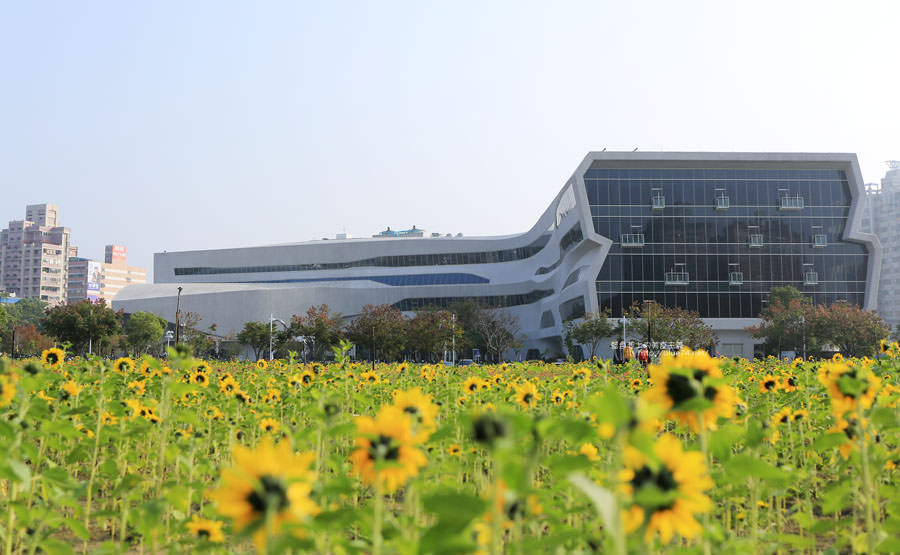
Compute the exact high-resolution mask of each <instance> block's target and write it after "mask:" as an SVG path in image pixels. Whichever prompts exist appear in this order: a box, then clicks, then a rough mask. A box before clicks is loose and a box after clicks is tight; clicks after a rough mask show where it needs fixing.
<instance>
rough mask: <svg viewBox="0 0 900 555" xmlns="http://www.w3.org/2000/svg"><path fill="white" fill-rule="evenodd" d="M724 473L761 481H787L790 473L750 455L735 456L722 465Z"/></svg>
mask: <svg viewBox="0 0 900 555" xmlns="http://www.w3.org/2000/svg"><path fill="white" fill-rule="evenodd" d="M723 466H724V467H725V471H726V472H728V473H729V474H731V475H732V476H735V477H754V478H760V479H762V480H776V481H777V480H787V479H788V478H790V473H789V472H785V471H784V470H782V469H780V468H778V467H776V466H774V465H772V464H771V463H768V462H766V461H764V460H762V459H757V458H755V457H751V456H750V455H735V456H733V457H731V458H730V459H729V460H727V461H725V463H723Z"/></svg>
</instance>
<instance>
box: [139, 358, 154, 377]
mask: <svg viewBox="0 0 900 555" xmlns="http://www.w3.org/2000/svg"><path fill="white" fill-rule="evenodd" d="M138 373H139V374H143V375H144V376H145V377H147V378H149V377H151V376H153V374H154V372H153V367H152V366H150V361H149V360H144V361H142V362H141V365H140V366H139V367H138Z"/></svg>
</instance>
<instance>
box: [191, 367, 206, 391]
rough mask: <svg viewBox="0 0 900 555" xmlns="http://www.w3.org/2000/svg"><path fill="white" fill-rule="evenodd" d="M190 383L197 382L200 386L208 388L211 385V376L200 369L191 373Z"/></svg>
mask: <svg viewBox="0 0 900 555" xmlns="http://www.w3.org/2000/svg"><path fill="white" fill-rule="evenodd" d="M190 383H192V384H197V385H199V386H200V387H202V388H204V389H206V388H207V387H209V376H207V375H206V374H205V373H203V372H200V371H199V370H198V371H196V372H194V373H193V374H191V379H190Z"/></svg>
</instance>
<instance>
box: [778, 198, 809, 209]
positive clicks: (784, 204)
mask: <svg viewBox="0 0 900 555" xmlns="http://www.w3.org/2000/svg"><path fill="white" fill-rule="evenodd" d="M778 209H779V210H803V197H800V196H796V197H792V196H788V195H785V196H783V197H781V198H780V199H778Z"/></svg>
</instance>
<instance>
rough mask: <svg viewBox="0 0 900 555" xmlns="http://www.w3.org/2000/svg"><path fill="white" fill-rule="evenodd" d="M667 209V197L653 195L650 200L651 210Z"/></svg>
mask: <svg viewBox="0 0 900 555" xmlns="http://www.w3.org/2000/svg"><path fill="white" fill-rule="evenodd" d="M665 207H666V197H664V196H662V195H653V197H651V198H650V209H651V210H662V209H663V208H665Z"/></svg>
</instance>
